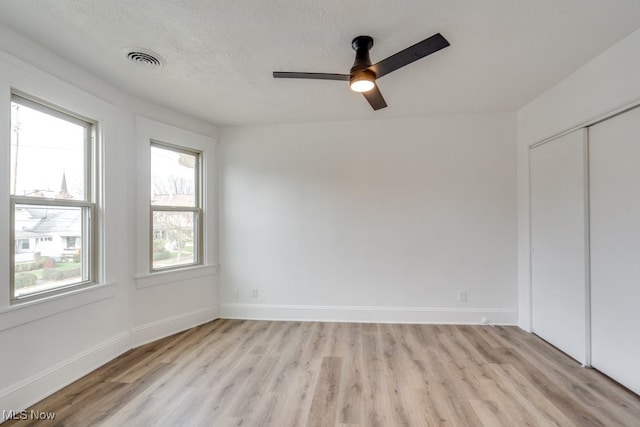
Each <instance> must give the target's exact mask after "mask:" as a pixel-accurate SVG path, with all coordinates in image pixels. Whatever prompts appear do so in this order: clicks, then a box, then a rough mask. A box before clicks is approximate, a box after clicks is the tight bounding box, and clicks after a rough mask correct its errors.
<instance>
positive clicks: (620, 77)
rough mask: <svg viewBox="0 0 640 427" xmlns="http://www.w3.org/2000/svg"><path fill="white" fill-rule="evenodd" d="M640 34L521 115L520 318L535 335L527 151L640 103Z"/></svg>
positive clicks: (538, 100) (559, 85)
mask: <svg viewBox="0 0 640 427" xmlns="http://www.w3.org/2000/svg"><path fill="white" fill-rule="evenodd" d="M639 51H640V30H638V31H636V32H634V33H632V34H631V35H629V36H628V37H626V38H625V39H623V40H622V41H620V42H618V43H617V44H615V45H614V46H612V47H611V48H609V49H608V50H606V51H605V52H604V53H602V54H601V55H599V56H598V57H596V58H595V59H593V60H592V61H590V62H589V63H587V64H586V65H585V66H583V67H582V68H580V69H579V70H578V71H576V72H575V73H573V74H572V75H570V76H569V77H567V78H566V79H565V80H563V81H562V82H560V83H559V84H558V85H556V86H555V87H553V88H551V89H550V90H548V91H547V92H545V93H544V94H542V95H541V96H539V97H538V98H537V99H535V100H533V101H532V102H531V103H529V104H527V105H526V106H525V107H523V108H522V109H521V110H520V111H519V112H518V295H519V304H518V313H519V320H518V323H519V325H520V326H521V327H522V328H524V329H526V330H531V305H530V304H531V299H530V289H531V281H530V272H531V266H530V258H529V247H530V239H529V235H530V234H529V233H530V230H529V158H528V156H529V148H528V147H529V146H530V145H531V144H534V143H536V142H539V141H542V140H545V139H547V138H549V137H551V136H553V135H556V134H559V133H561V132H564V131H568V130H570V129H574V128H577V127H580V126H583V125H585V124H590V123H592V122H594V121H596V120H598V119H600V118H604V117H606V116H608V115H610V114H611V113H612V112H614V111H617V110H621V109H624V108H626V107H628V106H629V105H632V104H634V103H637V102H638V101H640V79H639V78H638V76H640V56H639V55H638V52H639Z"/></svg>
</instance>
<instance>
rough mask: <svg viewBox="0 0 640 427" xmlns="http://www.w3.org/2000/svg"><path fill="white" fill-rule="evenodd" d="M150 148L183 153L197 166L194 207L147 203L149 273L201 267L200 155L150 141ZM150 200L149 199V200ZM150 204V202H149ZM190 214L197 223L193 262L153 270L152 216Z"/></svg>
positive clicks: (202, 242) (202, 232)
mask: <svg viewBox="0 0 640 427" xmlns="http://www.w3.org/2000/svg"><path fill="white" fill-rule="evenodd" d="M150 145H151V147H156V148H161V149H164V150H170V151H173V152H174V153H184V154H188V155H192V156H196V157H197V160H198V161H197V165H196V169H195V183H194V184H195V188H194V191H195V206H169V205H154V204H152V203H149V214H150V219H149V226H150V230H149V263H150V269H151V273H160V272H165V271H170V270H178V269H184V268H189V267H197V266H200V265H202V263H203V257H202V253H203V245H204V240H203V239H204V230H203V228H204V227H203V222H202V214H203V212H204V209H203V208H202V191H203V187H204V185H203V181H202V153H201V152H200V151H196V150H192V149H186V148H185V147H176V146H175V145H173V144H166V143H163V142H159V141H155V140H152V141H151V143H150ZM149 199H151V198H149ZM150 202H151V200H150ZM163 211H164V212H191V213H193V214H197V221H195V222H194V227H195V229H194V245H195V246H194V255H195V259H194V262H192V263H189V264H180V265H174V266H169V267H161V268H154V267H153V249H152V248H153V240H154V237H153V236H152V234H153V223H152V221H153V214H154V213H155V212H163Z"/></svg>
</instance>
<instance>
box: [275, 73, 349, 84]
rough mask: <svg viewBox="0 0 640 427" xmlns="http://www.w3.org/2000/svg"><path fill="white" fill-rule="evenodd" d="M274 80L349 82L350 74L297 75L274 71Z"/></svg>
mask: <svg viewBox="0 0 640 427" xmlns="http://www.w3.org/2000/svg"><path fill="white" fill-rule="evenodd" d="M273 78H274V79H313V80H343V81H347V82H348V81H349V74H331V73H296V72H289V71H274V72H273Z"/></svg>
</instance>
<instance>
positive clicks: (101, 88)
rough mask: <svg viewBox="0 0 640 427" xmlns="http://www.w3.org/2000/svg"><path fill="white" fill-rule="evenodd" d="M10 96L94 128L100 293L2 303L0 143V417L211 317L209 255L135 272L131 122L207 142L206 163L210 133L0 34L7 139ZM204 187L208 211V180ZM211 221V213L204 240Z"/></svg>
mask: <svg viewBox="0 0 640 427" xmlns="http://www.w3.org/2000/svg"><path fill="white" fill-rule="evenodd" d="M12 88H14V89H19V90H21V91H23V92H25V93H27V94H30V95H32V96H36V97H39V98H41V99H44V100H45V101H49V102H51V103H53V104H55V105H59V106H61V107H64V108H67V109H69V110H70V111H74V112H76V113H79V114H83V115H85V116H87V117H90V118H93V119H96V120H98V121H99V122H100V128H101V129H102V131H103V137H104V140H103V142H104V175H105V181H104V211H103V212H102V213H103V215H102V218H103V226H104V230H103V235H104V250H103V255H104V260H103V264H102V266H103V272H102V274H101V278H100V282H101V284H100V286H97V287H95V288H92V289H83V290H80V291H78V292H75V293H73V294H68V295H63V296H58V297H55V298H51V299H49V300H46V301H40V302H37V303H33V304H23V305H20V306H16V305H13V306H12V305H10V304H9V285H8V274H7V273H6V272H7V271H9V265H8V258H9V256H8V250H9V245H8V244H6V240H7V238H8V237H7V236H8V232H9V226H10V224H9V216H8V215H9V209H8V206H9V194H8V189H9V169H10V168H9V143H8V139H7V138H4V137H3V138H2V139H0V206H2V209H0V236H1V240H2V241H3V242H4V243H2V244H0V272H2V273H1V275H0V360H1V362H2V363H0V410H21V409H23V408H24V407H26V406H28V405H30V404H33V403H35V402H36V401H38V400H40V399H41V398H43V397H45V396H46V395H48V394H50V393H52V392H53V391H55V390H57V389H58V388H60V387H62V386H64V385H66V384H68V383H69V382H71V381H72V380H74V379H76V378H79V377H80V376H82V375H84V374H85V373H87V372H89V371H90V370H92V369H95V368H96V367H98V366H100V365H101V364H103V363H105V362H107V361H108V360H110V359H112V358H113V357H115V356H116V355H118V354H120V353H122V352H124V351H126V350H128V349H129V348H131V347H132V346H136V345H139V344H140V343H143V342H146V341H150V340H153V339H157V338H160V337H162V336H164V335H167V334H170V333H173V332H177V331H179V330H181V329H185V328H188V327H191V326H194V325H195V324H198V323H201V322H204V321H207V320H210V319H212V318H215V317H216V316H217V277H216V276H215V265H216V264H217V253H216V252H215V250H210V251H209V255H208V259H207V260H208V263H209V265H208V266H207V267H205V268H202V269H200V270H199V271H197V272H195V273H172V274H167V275H161V276H157V277H156V278H153V279H149V278H146V277H141V274H142V273H144V272H141V271H139V270H138V269H137V268H136V263H135V260H136V256H140V254H139V253H138V252H139V251H137V250H136V233H135V231H136V230H137V229H138V228H139V226H140V224H137V223H136V209H137V207H136V206H137V205H136V202H137V200H138V197H137V191H138V187H139V180H138V177H137V175H136V171H137V169H138V168H137V163H138V162H139V161H140V159H139V156H140V153H139V152H138V151H137V149H136V121H135V117H136V116H145V117H149V118H152V119H154V120H156V121H159V122H163V123H164V124H166V125H167V126H170V127H173V128H175V129H179V131H182V132H192V133H194V132H195V133H198V134H201V135H204V136H203V138H208V139H209V140H210V141H212V142H211V145H212V146H211V150H210V151H211V155H212V163H215V162H216V160H215V143H214V142H213V141H215V138H216V132H217V131H216V129H215V128H214V127H213V126H211V125H209V124H207V123H203V122H200V121H197V120H194V119H192V118H190V117H186V116H183V115H180V114H178V113H176V112H173V111H170V110H167V109H165V108H162V107H159V106H157V105H153V104H150V103H148V102H145V101H142V100H139V99H136V98H134V97H132V96H129V95H126V94H124V93H122V92H120V91H119V90H117V89H116V88H114V87H111V86H109V85H108V84H106V83H104V82H102V81H100V80H98V79H96V78H95V77H93V76H91V75H90V74H88V73H86V72H84V71H83V70H81V69H79V68H77V67H75V66H73V65H71V64H69V63H67V62H66V61H65V60H64V59H62V58H59V57H57V56H55V55H53V54H52V53H50V52H48V51H46V50H44V49H42V48H41V47H38V46H37V45H34V44H33V43H31V42H29V41H28V40H25V39H24V38H22V37H20V36H19V35H17V34H16V33H14V32H12V31H10V30H8V29H6V28H4V27H1V26H0V105H4V106H6V108H4V109H0V135H9V134H10V131H9V126H10V123H9V121H10V118H9V99H10V90H11V89H12ZM185 129H186V130H185ZM178 142H179V141H178ZM207 184H210V185H209V187H210V189H211V194H209V197H210V200H213V207H212V209H211V210H212V211H213V212H215V211H216V210H217V206H216V203H215V200H216V198H217V195H216V181H215V174H211V176H210V178H209V180H208V181H207ZM216 222H217V219H216V217H215V214H213V215H212V216H211V218H210V223H209V228H208V232H209V237H210V238H212V239H215V238H216V236H217V230H216ZM212 247H213V248H214V249H215V244H214V245H212Z"/></svg>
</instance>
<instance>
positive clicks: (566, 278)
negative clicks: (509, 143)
mask: <svg viewBox="0 0 640 427" xmlns="http://www.w3.org/2000/svg"><path fill="white" fill-rule="evenodd" d="M530 161H531V163H530V166H531V280H532V287H531V292H532V293H531V302H532V306H531V313H532V319H531V321H532V330H533V332H534V333H535V334H536V335H538V336H540V337H541V338H543V339H545V340H546V341H548V342H550V343H551V344H553V345H554V346H556V347H558V348H559V349H561V350H562V351H564V352H565V353H567V354H569V355H570V356H572V357H573V358H575V359H576V360H578V361H580V362H581V363H583V364H585V363H588V360H587V345H588V344H587V306H588V304H587V301H588V288H587V232H586V230H587V222H586V212H587V204H586V203H587V197H586V191H587V190H586V186H587V173H586V162H587V160H586V130H585V129H581V130H579V131H576V132H572V133H571V134H568V135H565V136H562V137H560V138H558V139H555V140H553V141H550V142H547V143H545V144H543V145H540V146H538V147H535V148H533V149H531V151H530Z"/></svg>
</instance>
